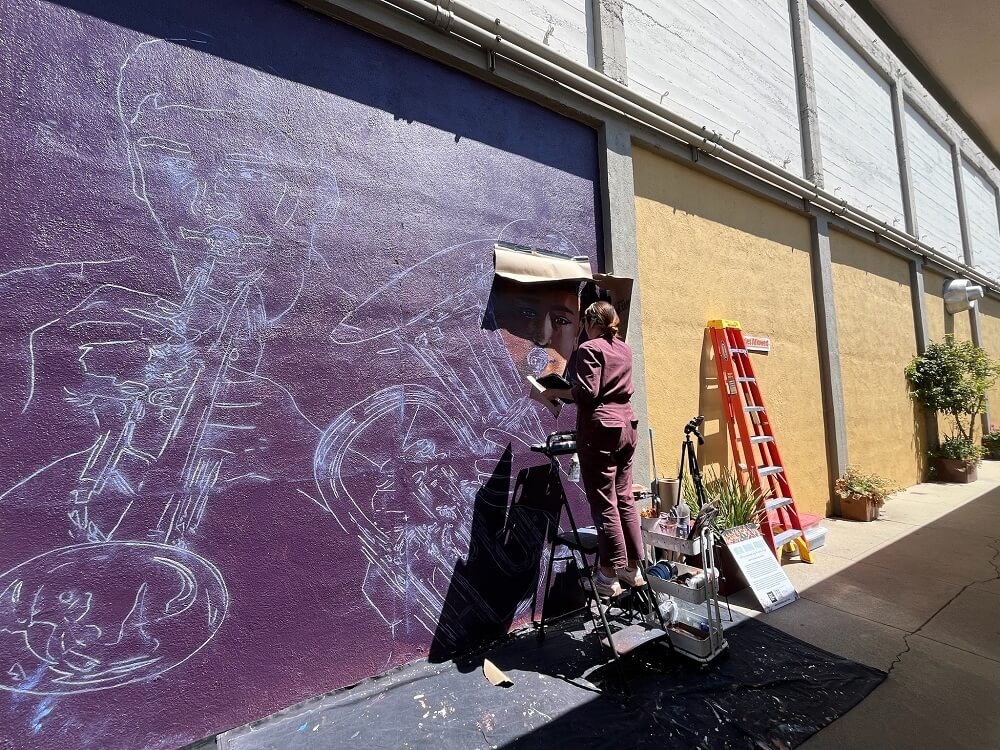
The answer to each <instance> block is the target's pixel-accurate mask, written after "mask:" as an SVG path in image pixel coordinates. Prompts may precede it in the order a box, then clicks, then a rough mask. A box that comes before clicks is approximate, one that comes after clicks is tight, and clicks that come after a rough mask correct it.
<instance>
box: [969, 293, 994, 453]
mask: <svg viewBox="0 0 1000 750" xmlns="http://www.w3.org/2000/svg"><path fill="white" fill-rule="evenodd" d="M969 323H970V327H971V329H972V343H973V344H975V345H976V346H978V347H980V348H982V346H983V337H982V332H981V330H980V328H979V303H978V302H977V303H976V304H975V305H973V306H972V309H971V310H969ZM979 416H980V421H981V423H982V427H983V434H984V435H985V434H986V433H987V432H989V431H990V402H989V400H988V399H987V401H986V408H985V409H983V413H982V414H981V415H979Z"/></svg>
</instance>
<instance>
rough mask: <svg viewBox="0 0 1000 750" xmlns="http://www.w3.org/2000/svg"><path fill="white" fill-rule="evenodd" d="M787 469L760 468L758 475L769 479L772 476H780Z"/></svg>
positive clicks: (758, 468)
mask: <svg viewBox="0 0 1000 750" xmlns="http://www.w3.org/2000/svg"><path fill="white" fill-rule="evenodd" d="M784 470H785V468H784V467H783V466H758V467H757V473H758V474H760V475H761V476H762V477H769V476H771V475H772V474H780V473H781V472H783V471H784Z"/></svg>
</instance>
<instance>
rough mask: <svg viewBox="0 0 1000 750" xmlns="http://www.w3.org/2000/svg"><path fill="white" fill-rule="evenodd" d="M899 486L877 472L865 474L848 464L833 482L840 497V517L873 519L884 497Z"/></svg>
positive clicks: (883, 502) (882, 503) (851, 519)
mask: <svg viewBox="0 0 1000 750" xmlns="http://www.w3.org/2000/svg"><path fill="white" fill-rule="evenodd" d="M900 489H901V488H900V487H897V486H896V485H894V484H893V483H892V482H891V481H890V480H888V479H885V478H884V477H880V476H879V475H878V474H865V473H864V472H862V471H861V470H860V469H858V468H857V467H855V466H848V467H847V471H846V472H845V473H844V476H842V477H840V479H838V480H837V481H836V482H835V483H834V490H835V491H836V493H837V496H838V497H839V498H840V517H841V518H846V519H848V520H849V521H874V520H876V519H877V518H878V517H879V513H880V512H881V510H882V506H883V505H885V501H886V499H887V498H888V497H889V496H890V495H892V494H894V493H896V492H899V491H900Z"/></svg>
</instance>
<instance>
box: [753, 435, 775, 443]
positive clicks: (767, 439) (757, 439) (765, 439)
mask: <svg viewBox="0 0 1000 750" xmlns="http://www.w3.org/2000/svg"><path fill="white" fill-rule="evenodd" d="M750 442H751V443H752V444H754V445H760V444H761V443H773V442H774V438H773V437H771V436H770V435H754V436H753V437H751V438H750Z"/></svg>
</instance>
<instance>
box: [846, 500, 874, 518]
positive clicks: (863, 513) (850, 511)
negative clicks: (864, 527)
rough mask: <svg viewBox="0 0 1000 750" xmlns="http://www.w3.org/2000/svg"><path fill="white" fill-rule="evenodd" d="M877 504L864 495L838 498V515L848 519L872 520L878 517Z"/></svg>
mask: <svg viewBox="0 0 1000 750" xmlns="http://www.w3.org/2000/svg"><path fill="white" fill-rule="evenodd" d="M879 510H880V508H879V506H878V505H876V504H875V502H874V501H873V500H869V499H868V498H865V497H842V498H840V517H841V518H846V519H847V520H848V521H874V520H875V519H877V518H878V514H879Z"/></svg>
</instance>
